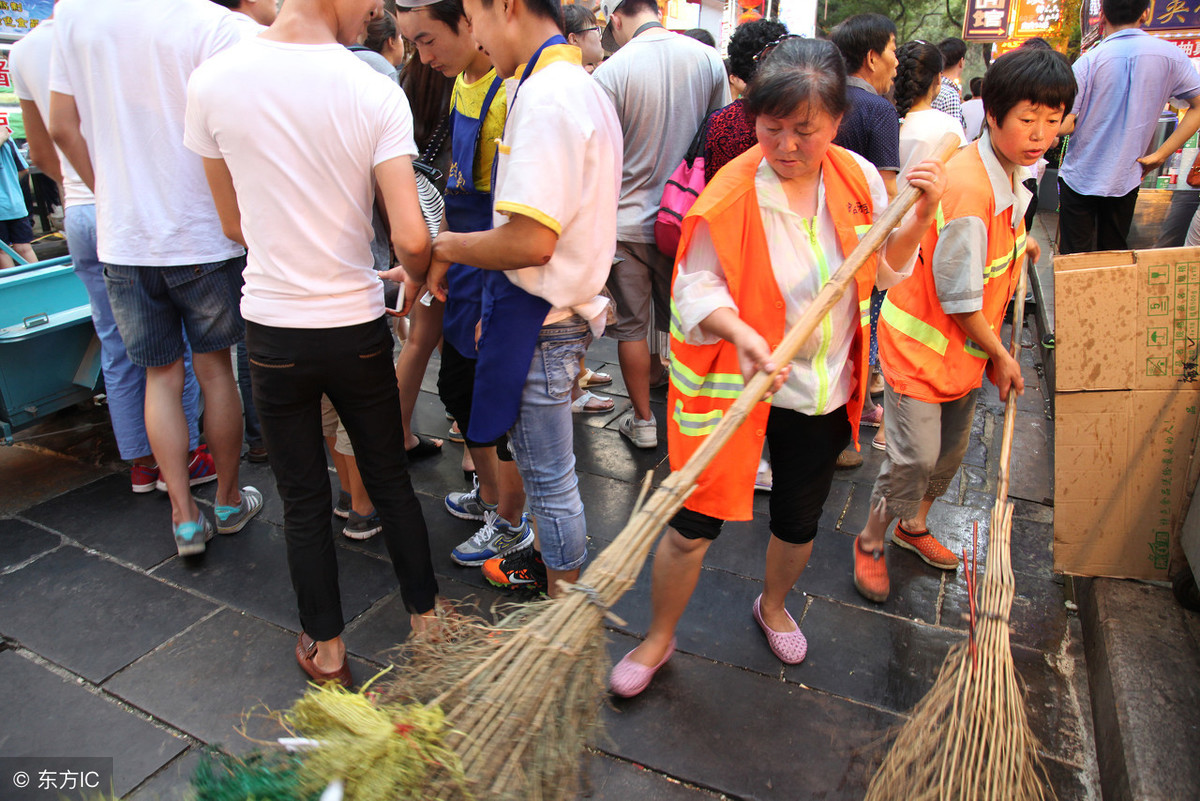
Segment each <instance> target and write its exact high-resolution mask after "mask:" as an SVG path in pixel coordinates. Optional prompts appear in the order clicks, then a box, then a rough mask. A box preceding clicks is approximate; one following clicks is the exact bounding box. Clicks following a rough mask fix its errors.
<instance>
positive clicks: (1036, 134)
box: [854, 48, 1075, 602]
mask: <svg viewBox="0 0 1200 801" xmlns="http://www.w3.org/2000/svg"><path fill="white" fill-rule="evenodd" d="M1074 98H1075V78H1074V76H1073V75H1072V74H1071V68H1070V66H1069V65H1068V64H1067V61H1066V59H1065V58H1063V57H1062V56H1061V55H1060V54H1058V53H1056V52H1054V51H1052V50H1029V49H1026V48H1022V49H1021V50H1018V51H1015V52H1013V53H1010V54H1009V55H1006V56H1004V57H1003V58H1000V59H997V60H996V61H995V62H994V63H993V64H992V66H991V68H990V69H989V70H988V73H987V76H986V78H985V79H984V85H983V107H984V113H985V116H986V120H987V130H986V132H985V133H984V135H983V136H982V137H981V138H980V139H979V140H978V141H977V142H975V143H973V144H971V145H970V146H968V147H966V148H964V149H963V150H961V151H959V153H958V155H956V156H955V157H954V159H953V160H951V162H950V163H949V164H948V165H947V167H946V170H947V174H948V176H949V186H948V188H947V189H946V194H945V197H944V198H942V203H941V208H940V209H939V214H938V221H937V225H936V226H935V227H933V228H931V229H930V231H929V232H928V233H927V234H926V235H925V238H924V240H923V241H922V242H921V258H920V259H919V260H918V264H917V268H916V271H915V272H914V274H913V277H912V278H910V279H909V280H907V281H905V282H904V283H902V284H900V285H899V286H898V287H896V288H895V289H892V290H891V291H890V292H889V293H888V297H887V300H886V301H885V302H884V304H883V311H882V314H881V317H880V322H879V353H880V356H881V358H882V360H883V374H884V378H885V379H886V382H887V386H886V388H885V391H884V419H886V420H887V421H888V438H887V451H886V453H887V456H886V458H885V459H884V462H883V466H882V467H881V468H880V470H879V478H878V479H877V480H876V482H875V489H874V491H873V492H872V494H871V514H870V516H869V518H868V520H867V525H866V527H865V528H864V529H863V531H862V533H861V534H860V535H859V537H858V539H857V540H856V541H855V546H854V586H855V587H857V588H858V591H859V592H860V593H861V594H862V595H863V596H864V597H866V598H868V599H870V600H872V601H876V602H883V601H885V600H887V597H888V592H889V589H890V588H889V581H888V573H887V563H886V561H885V560H884V557H883V540H884V535H885V534H886V533H887V529H888V526H889V525H891V522H892V520H894V519H895V518H899V519H900V520H899V523H898V524H897V526H896V531H895V533H894V535H893V537H892V542H893V543H894V544H896V545H899V546H900V547H902V548H906V549H908V550H910V551H914V552H915V553H916V554H917V555H919V556H920V557H921V558H922V559H924V560H925V561H926V562H928V563H929V564H931V565H933V566H934V567H938V568H941V569H943V570H954V569H955V568H956V567H958V557H956V556H955V555H954V553H952V552H951V551H950V550H949V549H948V548H946V547H945V546H944V545H942V544H941V543H940V542H938V541H937V540H936V539H935V538H934V536H933V534H932V533H930V531H929V529H928V528H927V527H926V525H925V517H926V515H927V514H928V512H929V509H930V507H931V506H932V504H933V501H934V500H935V499H936V498H937V497H938V496H940V495H942V494H943V493H944V492H945V491H946V489H947V487H948V486H949V484H950V480H951V479H952V478H953V477H954V473H955V471H957V470H958V466H959V464H960V463H961V462H962V457H963V454H964V453H965V452H966V449H967V443H968V441H969V440H970V434H971V421H972V419H973V418H974V414H975V389H976V388H977V387H978V386H979V385H980V380H981V379H982V377H983V373H984V368H985V367H987V368H988V372H989V377H990V378H991V380H992V381H993V383H995V384H996V386H997V387H998V388H999V390H1000V397H1001V399H1003V398H1007V397H1008V393H1009V390H1010V389H1011V390H1013V391H1015V392H1017V393H1018V394H1020V393H1021V392H1022V391H1023V390H1024V386H1025V385H1024V382H1023V381H1022V379H1021V367H1020V365H1019V364H1018V363H1017V361H1016V360H1015V359H1013V358H1012V357H1011V356H1010V355H1009V354H1008V350H1007V349H1006V348H1005V346H1004V343H1003V342H1001V340H1000V337H999V331H1000V326H1001V324H1002V323H1003V321H1004V311H1005V309H1006V308H1007V307H1008V301H1009V299H1010V298H1011V297H1012V294H1013V290H1014V288H1015V287H1016V284H1017V278H1018V276H1019V275H1020V270H1021V269H1022V268H1023V264H1024V261H1025V256H1026V254H1028V255H1029V257H1030V258H1031V259H1032V260H1033V261H1034V262H1036V261H1037V258H1038V255H1039V253H1040V248H1039V247H1038V244H1037V242H1035V241H1034V240H1033V239H1027V238H1026V233H1025V221H1024V215H1025V208H1026V206H1027V205H1028V204H1029V200H1030V197H1031V195H1030V193H1029V190H1027V189H1026V188H1025V186H1024V185H1023V184H1022V181H1024V180H1025V179H1026V178H1028V177H1029V170H1028V169H1027V168H1028V167H1029V166H1030V165H1032V164H1035V163H1036V162H1037V160H1038V159H1039V158H1041V156H1042V153H1044V152H1045V150H1046V148H1048V147H1049V146H1050V145H1051V144H1052V143H1053V142H1054V139H1055V137H1056V136H1057V135H1058V127H1059V124H1060V123H1061V122H1062V119H1063V115H1064V114H1065V113H1066V111H1067V110H1068V109H1070V108H1071V103H1072V102H1073V101H1074Z"/></svg>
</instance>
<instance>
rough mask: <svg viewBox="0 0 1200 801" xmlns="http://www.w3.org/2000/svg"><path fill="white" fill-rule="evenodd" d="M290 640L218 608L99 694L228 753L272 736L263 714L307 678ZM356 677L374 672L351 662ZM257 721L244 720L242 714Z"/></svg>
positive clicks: (295, 693)
mask: <svg viewBox="0 0 1200 801" xmlns="http://www.w3.org/2000/svg"><path fill="white" fill-rule="evenodd" d="M295 646H296V635H295V634H294V633H293V632H290V631H285V630H283V629H280V628H277V627H276V626H273V625H271V624H269V623H266V622H264V621H262V620H260V619H258V618H256V617H253V616H251V615H248V614H244V613H241V612H237V611H234V610H231V609H224V610H222V611H220V612H218V613H217V614H216V615H213V616H212V617H210V618H208V619H207V620H204V621H203V622H201V623H199V624H197V625H196V626H194V627H192V628H191V629H189V630H187V631H186V632H183V633H182V634H180V635H179V636H177V637H174V638H172V639H171V640H170V641H168V642H166V643H164V644H163V645H162V647H160V648H158V649H157V650H155V651H154V652H152V653H150V654H149V655H147V656H145V657H143V658H142V659H140V660H138V661H137V662H135V663H134V664H133V665H131V666H129V667H128V668H126V669H125V670H123V671H121V672H120V673H118V674H117V675H116V676H114V677H113V678H112V679H110V680H109V681H108V682H107V683H106V684H105V685H104V687H105V689H106V690H108V691H109V692H111V693H112V694H113V695H116V696H118V697H120V698H122V699H124V700H126V701H128V702H129V703H130V704H133V705H134V706H136V707H138V708H139V709H144V710H145V711H146V712H148V713H149V714H150V715H153V716H154V717H155V718H157V719H159V720H162V721H163V722H165V723H166V724H167V725H169V726H171V727H173V728H175V729H177V730H179V731H183V732H186V733H187V734H189V735H191V736H192V737H195V738H196V739H198V740H200V741H202V742H205V743H209V744H211V745H217V746H219V747H221V748H222V749H223V750H225V751H227V752H230V753H239V754H240V753H244V752H246V751H250V750H252V749H253V748H254V747H255V744H254V743H252V742H250V740H248V739H247V738H246V736H244V735H243V734H242V733H241V732H240V731H239V730H240V729H242V728H243V727H244V729H245V732H246V734H247V735H249V736H250V737H254V738H259V739H262V738H267V737H270V738H274V737H278V736H279V731H278V727H277V726H276V725H274V724H273V723H271V722H270V721H267V720H265V719H264V718H263V717H262V714H265V712H266V710H283V709H287V708H288V706H290V705H291V703H292V702H293V701H294V700H295V699H296V698H297V697H299V695H300V694H301V693H303V692H304V688H305V686H306V684H307V679H308V677H307V676H306V675H305V674H304V672H303V671H302V670H301V669H300V667H299V666H298V665H297V664H296V657H295V654H294V649H295ZM350 669H351V671H352V672H353V673H354V674H355V675H356V676H358V677H364V676H371V675H374V673H375V672H376V670H375V669H374V668H373V667H372V666H369V665H367V664H366V663H365V662H362V661H361V660H358V659H357V658H352V659H351V663H350ZM252 711H257V712H258V713H259V714H258V715H257V716H253V715H252V716H251V717H249V718H248V719H244V717H243V716H244V715H245V713H248V712H252Z"/></svg>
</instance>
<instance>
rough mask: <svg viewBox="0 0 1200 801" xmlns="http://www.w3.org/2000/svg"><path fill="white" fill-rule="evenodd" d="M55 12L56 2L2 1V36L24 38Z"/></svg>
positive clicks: (0, 28)
mask: <svg viewBox="0 0 1200 801" xmlns="http://www.w3.org/2000/svg"><path fill="white" fill-rule="evenodd" d="M53 11H54V0H0V36H6V37H9V38H10V39H11V38H13V37H19V36H24V35H25V34H27V33H29V31H31V30H32V29H34V28H36V27H37V25H38V23H39V22H41V21H42V20H44V19H46V18H47V17H49V16H50V14H51V12H53Z"/></svg>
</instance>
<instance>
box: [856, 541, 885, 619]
mask: <svg viewBox="0 0 1200 801" xmlns="http://www.w3.org/2000/svg"><path fill="white" fill-rule="evenodd" d="M854 588H855V589H857V590H858V592H859V594H860V595H862V597H864V598H866V599H867V600H868V601H874V602H875V603H879V604H881V603H883V602H884V601H886V600H887V597H888V593H889V592H891V583H890V582H889V580H888V571H887V559H885V558H884V556H883V548H880V549H879V550H878V551H864V550H863V549H862V546H860V545H859V542H858V537H855V538H854Z"/></svg>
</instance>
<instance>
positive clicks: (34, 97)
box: [8, 18, 96, 206]
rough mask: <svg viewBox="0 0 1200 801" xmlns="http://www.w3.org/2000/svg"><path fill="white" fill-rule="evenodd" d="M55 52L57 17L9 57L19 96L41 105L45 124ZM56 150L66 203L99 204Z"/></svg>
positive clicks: (29, 35) (23, 40)
mask: <svg viewBox="0 0 1200 801" xmlns="http://www.w3.org/2000/svg"><path fill="white" fill-rule="evenodd" d="M53 53H54V19H53V18H51V19H48V20H45V21H44V22H42V24H41V25H38V26H37V27H36V28H34V29H33V30H32V31H30V32H29V33H27V34H25V35H24V36H22V37H21V41H19V42H17V43H16V44H15V45H13V46H12V52H11V53H10V54H9V57H8V60H9V71H10V72H11V73H12V81H13V89H15V90H16V93H17V98H18V99H20V100H28V101H30V102H32V103H33V104H34V105H35V106H37V109H38V111H39V112H40V113H41V115H42V122H43V123H48V121H49V119H50V59H51V57H52V55H53ZM55 152H57V153H58V161H59V163H60V164H61V165H62V177H63V205H64V206H90V205H92V204H93V203H95V202H96V198H95V197H94V196H93V195H92V190H90V189H88V188H87V184H85V183H84V182H83V181H81V180H79V173H77V172H75V168H74V167H72V166H71V162H69V161H67V160H66V158H65V157H64V156H63V154H62V151H60V150H58V148H55Z"/></svg>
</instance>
